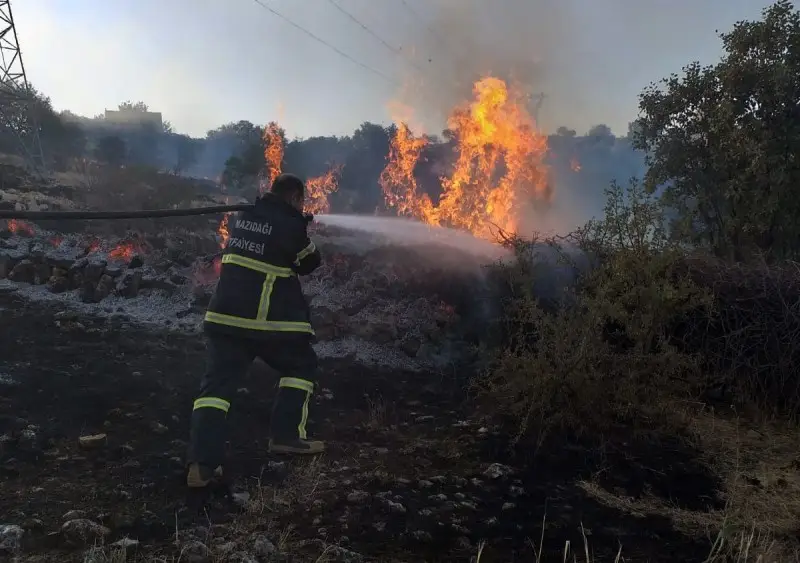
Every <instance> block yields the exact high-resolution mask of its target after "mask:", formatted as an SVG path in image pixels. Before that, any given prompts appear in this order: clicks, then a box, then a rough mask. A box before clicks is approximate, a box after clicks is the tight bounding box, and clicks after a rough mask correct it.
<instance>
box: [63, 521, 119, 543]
mask: <svg viewBox="0 0 800 563" xmlns="http://www.w3.org/2000/svg"><path fill="white" fill-rule="evenodd" d="M110 533H111V530H109V529H108V528H106V527H105V526H102V525H100V524H98V523H97V522H92V521H91V520H88V519H86V518H77V519H75V520H68V521H66V522H64V525H63V526H61V537H62V538H64V541H65V542H66V543H68V544H69V545H72V546H76V547H85V546H89V545H92V544H95V543H99V542H101V541H102V540H103V539H105V537H106V536H108V535H109V534H110Z"/></svg>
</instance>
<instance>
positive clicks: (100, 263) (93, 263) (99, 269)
mask: <svg viewBox="0 0 800 563" xmlns="http://www.w3.org/2000/svg"><path fill="white" fill-rule="evenodd" d="M106 264H107V262H106V261H105V260H96V259H95V260H88V261H87V263H86V266H84V268H83V279H85V280H90V281H92V282H93V283H97V282H99V281H100V277H101V276H102V275H103V274H104V273H105V271H106Z"/></svg>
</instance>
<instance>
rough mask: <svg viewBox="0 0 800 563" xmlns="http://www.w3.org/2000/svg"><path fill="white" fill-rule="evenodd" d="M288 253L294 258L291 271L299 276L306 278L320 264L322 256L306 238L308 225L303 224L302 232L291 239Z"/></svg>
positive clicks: (315, 246) (307, 237) (312, 242)
mask: <svg viewBox="0 0 800 563" xmlns="http://www.w3.org/2000/svg"><path fill="white" fill-rule="evenodd" d="M292 239H293V240H292V245H291V250H290V252H291V253H292V256H293V257H294V260H293V264H292V270H294V272H295V273H296V274H297V275H299V276H307V275H308V274H310V273H311V272H313V271H314V270H316V269H317V268H318V267H319V265H320V264H321V263H322V255H321V254H320V252H319V249H318V248H317V245H315V244H314V241H312V240H311V239H310V238H309V236H308V225H307V223H306V224H303V228H302V231H301V232H299V233H298V235H297V236H295V237H292Z"/></svg>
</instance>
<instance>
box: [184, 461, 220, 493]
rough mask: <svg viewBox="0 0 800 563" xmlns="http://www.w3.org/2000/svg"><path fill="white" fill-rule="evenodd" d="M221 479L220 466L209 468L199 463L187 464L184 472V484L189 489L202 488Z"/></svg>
mask: <svg viewBox="0 0 800 563" xmlns="http://www.w3.org/2000/svg"><path fill="white" fill-rule="evenodd" d="M221 480H222V466H221V465H220V466H218V467H217V468H216V469H211V468H210V467H207V466H205V465H200V464H199V463H191V464H189V470H188V471H187V473H186V486H187V487H189V488H190V489H202V488H205V487H208V486H209V485H211V484H216V483H219V482H220V481H221Z"/></svg>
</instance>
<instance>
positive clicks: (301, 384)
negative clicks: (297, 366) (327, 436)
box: [278, 377, 314, 440]
mask: <svg viewBox="0 0 800 563" xmlns="http://www.w3.org/2000/svg"><path fill="white" fill-rule="evenodd" d="M278 387H288V388H290V389H299V390H300V391H305V394H306V398H305V400H303V408H302V411H301V413H300V422H299V423H298V424H297V434H298V436H299V438H300V439H301V440H305V439H306V438H307V437H308V435H307V434H306V423H307V422H308V404H309V402H310V401H311V394H312V393H313V392H314V382H313V381H308V380H307V379H300V378H299V377H281V380H280V382H279V383H278Z"/></svg>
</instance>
